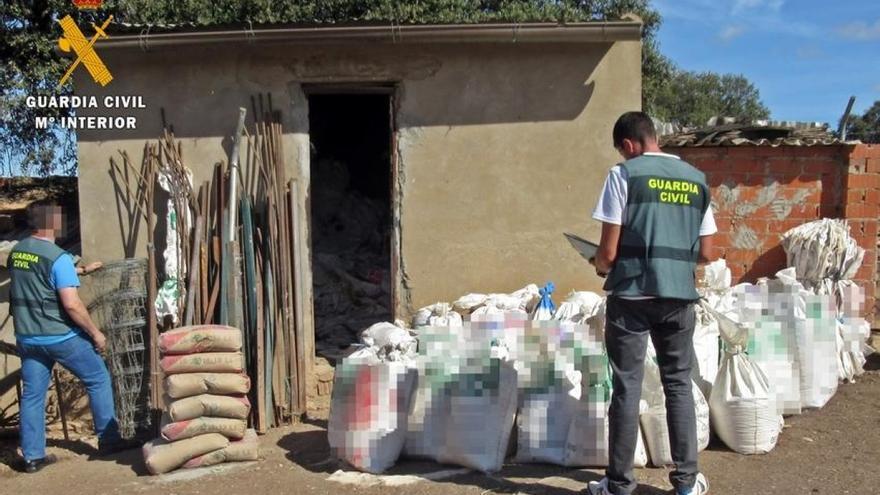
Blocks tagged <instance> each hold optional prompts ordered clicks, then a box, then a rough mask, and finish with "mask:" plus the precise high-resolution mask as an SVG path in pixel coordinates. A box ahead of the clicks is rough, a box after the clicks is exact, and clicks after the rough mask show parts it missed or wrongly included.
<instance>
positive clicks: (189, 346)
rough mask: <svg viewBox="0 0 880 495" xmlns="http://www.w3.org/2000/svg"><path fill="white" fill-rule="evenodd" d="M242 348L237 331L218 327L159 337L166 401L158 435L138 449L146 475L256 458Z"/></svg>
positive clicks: (194, 329) (179, 329) (167, 333)
mask: <svg viewBox="0 0 880 495" xmlns="http://www.w3.org/2000/svg"><path fill="white" fill-rule="evenodd" d="M241 346H242V336H241V331H240V330H238V329H236V328H231V327H227V326H222V325H200V326H192V327H183V328H178V329H176V330H171V331H169V332H165V333H163V334H161V335H160V336H159V350H160V352H161V353H162V359H161V361H160V364H161V367H162V371H163V372H164V373H165V392H166V396H167V397H166V409H165V413H164V414H163V418H162V424H161V437H160V438H158V439H156V440H154V441H152V442H149V443H147V444H146V445H144V448H143V451H144V459H145V461H146V465H147V469H149V471H150V472H151V473H153V474H161V473H165V472H168V471H171V470H174V469H177V468H179V467H198V466H208V465H212V464H217V463H219V462H227V461H247V460H256V459H257V458H258V445H257V440H256V435H255V433H253V430H248V429H247V417H248V414H249V413H250V403H249V402H248V400H247V396H246V394H247V393H248V391H249V390H250V379H249V378H248V377H247V375H244V374H243V373H242V366H243V361H242V355H241V352H240V351H241Z"/></svg>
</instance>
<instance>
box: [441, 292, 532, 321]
mask: <svg viewBox="0 0 880 495" xmlns="http://www.w3.org/2000/svg"><path fill="white" fill-rule="evenodd" d="M540 300H541V293H540V289H538V286H537V285H535V284H529V285H527V286H525V287H523V288H522V289H519V290H517V291H514V292H511V293H510V294H467V295H464V296H462V297H460V298H458V299H457V300H456V301H455V302H453V303H452V309H453V310H454V311H455V312H457V313H458V314H460V315H461V316H462V317H463V318H464V319H469V318H470V317H471V316H480V315H493V314H513V315H530V314H532V313H533V312H534V311H535V308H536V307H537V306H538V302H539V301H540Z"/></svg>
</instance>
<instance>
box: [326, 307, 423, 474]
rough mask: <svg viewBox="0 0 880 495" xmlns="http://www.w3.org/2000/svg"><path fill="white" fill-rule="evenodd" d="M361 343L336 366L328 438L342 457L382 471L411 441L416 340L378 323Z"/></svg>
mask: <svg viewBox="0 0 880 495" xmlns="http://www.w3.org/2000/svg"><path fill="white" fill-rule="evenodd" d="M361 342H362V343H363V344H364V347H362V348H361V349H359V350H357V351H355V352H354V353H352V354H351V355H349V356H348V357H346V358H345V359H343V360H342V362H341V363H340V364H339V365H338V366H337V368H336V376H335V378H334V383H333V396H332V398H331V404H330V419H329V421H328V427H327V438H328V441H329V443H330V449H331V451H332V452H333V454H334V455H335V456H336V457H337V458H339V459H342V460H344V461H346V462H348V463H349V464H351V465H352V466H354V467H355V468H357V469H359V470H361V471H366V472H370V473H381V472H382V471H385V470H386V469H388V468H390V467H391V466H393V465H394V463H395V462H397V458H398V456H399V455H400V452H401V450H402V449H403V444H404V441H405V440H406V432H407V413H408V411H409V409H410V403H411V401H412V395H413V392H414V390H415V385H416V377H417V372H416V369H415V367H414V363H413V359H414V358H415V352H416V340H415V338H414V337H412V335H410V333H409V332H408V331H407V330H406V329H403V328H401V327H399V326H397V325H393V324H390V323H377V324H376V325H373V326H371V327H370V328H368V329H366V330H364V331H363V332H362V333H361Z"/></svg>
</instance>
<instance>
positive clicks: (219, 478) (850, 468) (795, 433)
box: [0, 355, 880, 495]
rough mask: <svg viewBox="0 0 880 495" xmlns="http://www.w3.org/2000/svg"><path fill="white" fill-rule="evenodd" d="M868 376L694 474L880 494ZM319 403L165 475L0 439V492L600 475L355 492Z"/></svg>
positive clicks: (522, 486) (82, 444)
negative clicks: (228, 454) (234, 447)
mask: <svg viewBox="0 0 880 495" xmlns="http://www.w3.org/2000/svg"><path fill="white" fill-rule="evenodd" d="M868 369H869V370H870V371H868V373H866V374H865V375H864V376H862V377H860V378H859V379H858V380H857V382H856V383H853V384H845V385H841V386H840V388H839V389H838V392H837V394H836V395H835V396H834V397H833V398H832V399H831V401H830V402H829V403H828V404H827V405H826V406H825V407H824V408H822V409H821V410H813V411H808V412H806V413H804V414H802V415H800V416H794V417H791V418H787V419H786V428H785V430H784V432H783V434H782V435H781V436H780V440H779V443H778V445H777V446H776V449H775V450H773V451H772V452H771V453H769V454H766V455H759V456H744V455H740V454H736V453H734V452H731V451H730V450H728V449H727V448H726V447H724V445H723V444H721V443H720V442H719V441H717V440H713V442H712V444H711V445H710V446H709V449H708V450H706V451H705V452H702V453H701V454H700V466H701V470H702V471H703V472H704V473H705V474H706V475H707V477H708V479H709V482H710V485H711V490H710V491H711V492H712V493H714V494H740V493H774V494H813V493H819V494H822V493H827V494H850V493H851V494H869V493H880V468H878V461H877V459H878V458H877V449H878V447H880V420H878V413H880V356H877V355H874V356H872V357H871V358H869V362H868ZM326 417H327V408H326V403H325V404H321V405H318V406H317V409H316V410H315V411H313V413H312V414H311V417H310V419H309V420H308V421H307V422H305V423H303V424H300V425H296V426H292V427H288V428H283V429H278V430H275V431H272V432H271V433H269V434H267V435H265V436H263V437H261V449H262V455H263V459H262V460H260V461H258V462H256V463H247V464H243V465H237V466H236V465H231V464H229V465H225V467H223V468H221V469H215V470H213V471H211V470H208V471H201V472H198V471H197V472H178V473H173V474H171V475H165V476H149V475H147V474H146V472H145V470H144V467H143V463H142V460H141V456H140V452H139V451H138V450H131V451H128V452H123V453H120V454H117V455H116V456H114V457H111V458H108V459H102V460H89V455H90V453H91V452H93V450H92V447H91V446H90V445H89V442H86V441H76V442H64V441H63V440H53V441H51V448H50V451H51V452H54V453H55V454H56V455H58V456H59V457H60V458H61V461H60V462H59V463H58V464H56V465H54V466H50V467H48V468H46V469H44V470H43V471H41V472H39V473H37V474H32V475H28V474H23V473H19V472H16V471H13V470H12V469H11V468H10V465H13V464H14V459H13V457H14V454H13V453H14V448H15V440H14V439H7V440H0V442H2V443H0V463H2V464H0V487H2V488H0V493H9V494H12V493H18V494H30V493H33V494H47V495H49V494H55V493H63V494H65V495H73V494H77V493H88V494H104V493H108V494H110V493H120V494H122V493H126V494H128V493H138V494H140V493H143V494H168V493H173V494H200V493H209V494H221V493H239V494H244V493H250V494H257V493H360V494H365V495H380V494H381V495H393V494H398V493H399V494H404V493H406V494H424V495H434V494H437V495H439V494H478V495H482V494H486V493H527V494H536V495H537V494H547V495H556V494H559V495H562V494H573V493H577V492H578V491H579V490H581V489H582V488H583V487H584V485H585V483H586V482H587V481H589V480H594V479H599V478H600V477H601V471H598V470H586V469H568V468H561V467H555V466H548V465H507V466H505V468H504V469H503V470H502V471H501V472H500V473H496V474H494V475H492V476H488V475H483V474H479V473H472V472H471V473H466V472H463V473H459V474H458V475H455V476H452V477H447V478H444V479H440V480H435V481H418V482H416V483H414V484H407V485H402V486H393V482H394V481H400V480H401V477H391V478H385V483H386V484H372V485H370V484H369V483H370V482H372V483H378V481H377V478H375V477H369V476H367V477H365V478H366V479H365V480H364V481H363V482H362V483H361V484H359V485H349V484H341V483H339V482H336V481H332V480H328V477H330V475H331V474H332V473H334V472H336V471H337V470H339V469H341V468H342V469H344V467H343V466H340V465H339V464H338V463H337V462H336V461H334V460H332V459H331V458H330V452H329V448H328V446H327V435H326V429H325V428H326ZM450 469H453V470H454V469H457V468H456V467H454V466H440V465H437V464H433V463H426V462H413V461H400V462H399V463H398V465H397V466H396V467H395V468H394V469H393V471H392V472H391V473H388V474H395V475H404V474H416V475H419V474H422V475H424V474H425V473H432V472H437V471H442V470H450ZM666 473H667V471H666V470H664V469H640V470H638V472H637V475H638V477H639V479H640V481H641V483H642V484H641V485H640V487H639V489H638V491H637V492H636V493H637V494H641V495H649V494H660V493H667V490H669V489H670V485H669V484H668V482H667V481H666Z"/></svg>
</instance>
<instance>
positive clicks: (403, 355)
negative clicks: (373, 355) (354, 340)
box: [361, 322, 418, 362]
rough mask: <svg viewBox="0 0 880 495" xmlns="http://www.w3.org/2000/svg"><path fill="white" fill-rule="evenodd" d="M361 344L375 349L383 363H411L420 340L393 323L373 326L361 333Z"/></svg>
mask: <svg viewBox="0 0 880 495" xmlns="http://www.w3.org/2000/svg"><path fill="white" fill-rule="evenodd" d="M361 342H362V343H363V344H364V345H366V346H369V347H372V348H373V349H375V350H376V352H377V354H378V355H379V358H380V359H381V360H382V361H406V362H411V361H412V360H413V359H415V357H416V353H417V350H418V340H416V338H415V337H413V336H412V335H411V334H410V332H409V331H408V330H406V329H404V328H401V327H399V326H397V325H395V324H393V323H385V322H382V323H376V324H374V325H371V326H370V327H369V328H367V329H366V330H364V331H363V332H361Z"/></svg>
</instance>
